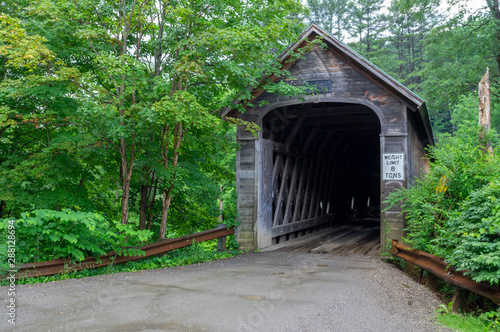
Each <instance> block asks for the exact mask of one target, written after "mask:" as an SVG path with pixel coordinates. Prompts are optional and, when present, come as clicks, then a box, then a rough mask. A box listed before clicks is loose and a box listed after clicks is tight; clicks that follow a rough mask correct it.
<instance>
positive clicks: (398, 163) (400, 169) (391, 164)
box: [382, 153, 405, 181]
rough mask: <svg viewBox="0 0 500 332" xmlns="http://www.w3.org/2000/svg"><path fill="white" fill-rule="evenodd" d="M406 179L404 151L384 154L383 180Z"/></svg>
mask: <svg viewBox="0 0 500 332" xmlns="http://www.w3.org/2000/svg"><path fill="white" fill-rule="evenodd" d="M404 179H405V155H404V153H384V154H382V180H396V181H397V180H404Z"/></svg>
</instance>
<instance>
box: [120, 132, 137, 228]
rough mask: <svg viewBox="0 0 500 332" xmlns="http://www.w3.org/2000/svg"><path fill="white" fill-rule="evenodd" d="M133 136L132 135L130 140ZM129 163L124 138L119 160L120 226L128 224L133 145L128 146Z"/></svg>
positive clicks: (121, 141) (121, 142)
mask: <svg viewBox="0 0 500 332" xmlns="http://www.w3.org/2000/svg"><path fill="white" fill-rule="evenodd" d="M134 136H135V135H132V140H133V139H134ZM130 146H131V148H130V162H129V161H128V158H127V145H126V142H125V138H122V139H121V140H120V158H121V169H122V224H128V210H129V204H130V202H129V201H130V181H131V178H132V169H133V167H134V157H135V156H134V147H135V145H134V143H131V144H130Z"/></svg>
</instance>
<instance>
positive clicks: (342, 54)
mask: <svg viewBox="0 0 500 332" xmlns="http://www.w3.org/2000/svg"><path fill="white" fill-rule="evenodd" d="M318 36H319V37H321V38H322V40H323V42H324V43H326V45H327V47H328V51H330V52H332V53H333V54H335V55H336V56H337V57H339V58H340V59H341V60H343V61H344V62H346V63H347V64H348V65H350V66H351V67H353V68H354V69H356V70H357V71H359V72H360V73H361V74H363V75H364V76H365V77H367V78H368V79H370V80H371V81H372V82H374V83H375V84H377V85H379V86H380V87H381V88H383V89H384V90H386V91H387V92H389V93H391V94H392V95H393V97H395V98H396V99H398V100H401V101H402V102H404V103H405V104H407V105H408V107H409V108H410V109H411V110H413V111H417V110H418V111H419V113H420V117H421V119H422V122H423V125H424V127H425V131H426V133H427V136H428V137H429V140H430V142H431V144H434V141H433V135H432V128H431V123H430V119H429V114H428V112H427V106H426V105H425V101H424V100H423V99H422V98H420V97H419V96H418V95H416V94H415V93H413V92H412V91H411V90H409V89H408V88H406V87H405V86H404V85H402V84H401V83H399V82H398V81H397V80H395V79H394V78H392V77H391V76H390V75H388V74H387V73H385V72H384V71H382V70H381V69H380V68H378V67H377V66H375V65H374V64H373V63H371V62H370V61H368V60H367V59H365V58H364V57H363V56H361V55H360V54H358V53H357V52H355V51H354V50H353V49H351V48H350V47H349V46H347V45H345V44H344V43H342V42H340V41H339V40H338V39H336V38H335V37H333V36H332V35H331V34H329V33H328V32H327V31H325V30H323V29H322V28H320V27H319V26H317V25H316V24H311V25H310V26H309V27H308V28H307V29H306V30H304V32H302V34H301V35H300V36H299V38H298V41H297V42H296V43H294V44H292V45H290V46H289V47H288V48H287V49H286V50H285V51H284V52H283V53H281V54H280V55H279V56H278V57H277V59H276V60H278V61H279V62H280V63H281V64H282V65H283V68H284V69H287V68H289V67H290V66H291V64H290V63H288V64H287V60H288V59H289V57H290V51H296V50H298V49H300V48H301V47H303V46H305V45H306V43H307V42H308V41H312V40H313V39H314V38H316V37H318ZM263 79H264V78H263ZM274 79H276V78H274ZM274 79H273V80H274ZM263 92H264V89H262V90H258V91H253V92H252V95H253V98H257V97H258V96H259V95H260V94H262V93H263ZM239 115H240V112H239V111H237V110H236V109H232V108H227V109H226V110H225V111H224V112H223V114H222V116H223V117H226V116H229V117H237V116H239Z"/></svg>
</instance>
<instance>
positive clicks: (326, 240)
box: [261, 219, 380, 256]
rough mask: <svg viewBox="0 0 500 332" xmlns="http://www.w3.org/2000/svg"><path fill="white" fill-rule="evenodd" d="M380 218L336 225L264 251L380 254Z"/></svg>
mask: <svg viewBox="0 0 500 332" xmlns="http://www.w3.org/2000/svg"><path fill="white" fill-rule="evenodd" d="M379 225H380V224H379V220H378V219H364V220H356V221H352V222H350V223H349V224H344V225H335V226H334V227H330V228H326V229H324V230H322V231H319V232H316V233H312V234H310V235H308V236H304V237H300V238H297V239H294V240H289V241H286V242H283V243H281V244H277V245H274V246H271V247H268V248H265V249H262V250H261V251H288V252H312V253H322V254H335V255H367V256H376V255H378V254H379V253H380V226H379Z"/></svg>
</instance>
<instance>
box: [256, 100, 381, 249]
mask: <svg viewBox="0 0 500 332" xmlns="http://www.w3.org/2000/svg"><path fill="white" fill-rule="evenodd" d="M262 140H263V145H264V146H266V147H265V148H264V149H263V153H265V154H267V155H266V156H265V158H268V159H269V160H272V163H271V164H270V165H268V167H267V168H266V169H265V170H263V176H264V177H266V178H267V180H268V181H270V184H271V185H270V186H266V192H265V193H263V195H262V196H263V198H264V197H265V198H264V199H265V201H266V202H267V203H268V204H270V205H271V209H269V207H264V209H265V210H267V211H268V212H271V214H270V215H268V216H267V220H268V222H269V223H270V225H267V227H266V228H269V227H270V232H271V244H279V243H280V242H281V243H282V242H284V241H288V240H290V239H294V238H297V237H301V236H303V235H306V234H308V233H310V232H312V231H313V230H318V229H322V228H324V227H329V226H334V225H339V224H343V223H348V222H353V221H354V220H359V219H372V220H374V219H376V220H377V221H376V222H377V223H378V220H379V216H380V161H379V155H380V120H379V118H378V117H377V115H376V114H375V113H374V112H373V111H372V110H371V109H370V108H368V107H366V106H364V105H359V104H349V103H333V102H330V103H328V102H325V103H308V104H297V105H291V106H285V107H279V108H276V109H274V110H272V111H270V112H269V113H268V114H266V116H265V117H264V118H263V122H262Z"/></svg>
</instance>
